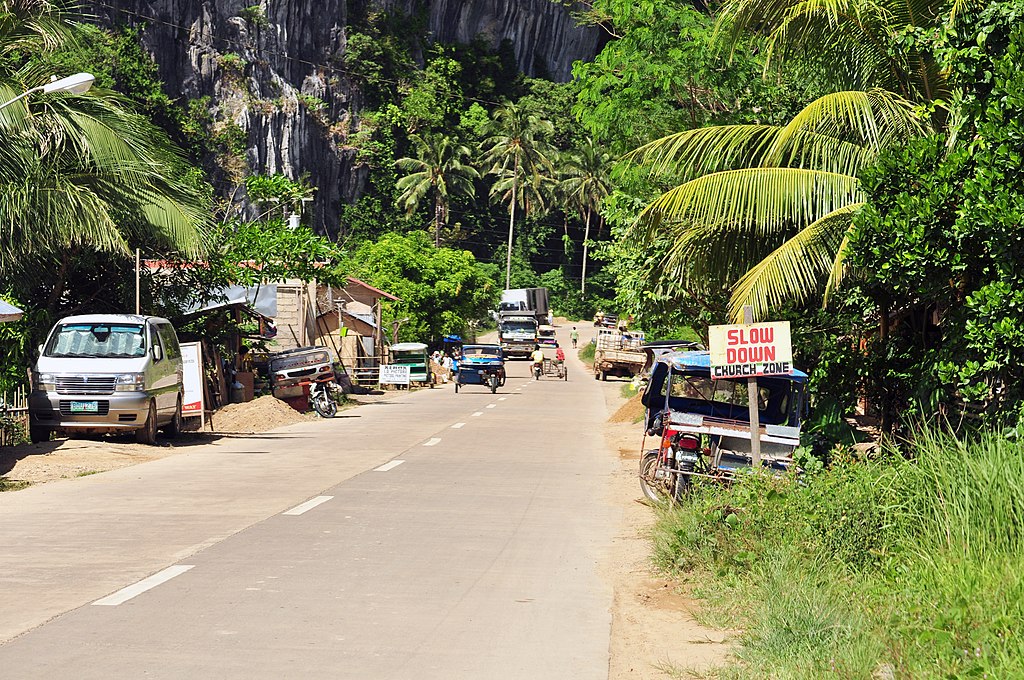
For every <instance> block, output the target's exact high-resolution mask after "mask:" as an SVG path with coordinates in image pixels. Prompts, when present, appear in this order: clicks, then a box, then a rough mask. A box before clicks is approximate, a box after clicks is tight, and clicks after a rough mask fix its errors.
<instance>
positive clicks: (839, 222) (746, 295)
mask: <svg viewBox="0 0 1024 680" xmlns="http://www.w3.org/2000/svg"><path fill="white" fill-rule="evenodd" d="M859 208H860V204H856V203H852V204H849V205H846V206H843V207H842V208H839V209H838V210H834V211H832V212H831V213H829V214H827V215H824V216H823V217H821V218H820V219H818V220H815V221H814V222H812V223H811V224H809V225H807V226H806V227H805V228H803V229H801V230H800V231H799V232H797V234H796V235H794V236H793V237H792V238H790V239H788V240H787V241H786V242H785V243H783V244H782V245H780V246H779V247H778V248H776V249H775V250H774V251H773V252H772V253H771V254H769V255H768V256H767V257H765V258H763V259H761V260H760V261H759V262H758V263H757V264H756V265H754V267H752V268H751V269H750V270H749V271H748V272H747V273H746V274H744V275H743V277H742V278H740V280H739V281H737V282H736V285H735V286H733V290H732V296H731V298H730V300H729V314H730V316H731V317H732V318H733V319H739V320H741V319H742V318H743V308H744V307H745V306H746V305H750V306H752V307H753V308H754V317H755V318H764V316H765V315H766V314H767V313H768V311H769V310H770V309H771V308H773V307H777V306H780V305H782V304H784V303H786V302H789V301H795V302H803V301H804V300H806V299H807V298H809V297H811V296H812V295H814V294H815V293H816V292H817V291H818V290H820V287H821V281H822V278H823V277H825V276H826V275H829V274H830V273H831V272H832V271H833V269H834V265H835V262H836V252H837V250H838V248H839V246H840V244H841V243H842V242H844V241H845V237H846V234H847V232H848V231H849V228H850V220H851V219H853V215H854V213H856V212H857V210H858V209H859Z"/></svg>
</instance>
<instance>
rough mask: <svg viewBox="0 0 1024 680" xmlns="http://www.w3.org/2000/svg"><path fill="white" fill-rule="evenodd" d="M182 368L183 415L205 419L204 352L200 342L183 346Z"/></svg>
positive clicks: (183, 344)
mask: <svg viewBox="0 0 1024 680" xmlns="http://www.w3.org/2000/svg"><path fill="white" fill-rule="evenodd" d="M181 366H182V378H181V381H182V383H183V385H184V389H185V395H184V397H183V398H182V402H181V415H183V416H186V417H188V416H199V417H200V418H202V417H203V350H202V345H201V344H200V343H198V342H185V343H182V345H181Z"/></svg>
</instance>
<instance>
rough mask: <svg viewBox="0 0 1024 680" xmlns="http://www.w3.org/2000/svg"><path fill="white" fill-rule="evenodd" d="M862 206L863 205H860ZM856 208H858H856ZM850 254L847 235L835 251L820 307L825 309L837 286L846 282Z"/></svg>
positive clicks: (837, 288)
mask: <svg viewBox="0 0 1024 680" xmlns="http://www.w3.org/2000/svg"><path fill="white" fill-rule="evenodd" d="M861 205H863V204H861ZM857 207H858V208H859V207H860V206H857ZM849 252H850V235H849V233H847V234H846V235H845V236H843V240H842V241H841V242H840V243H839V247H838V248H837V249H836V256H835V258H834V259H833V260H832V269H831V271H830V272H829V274H828V280H827V281H825V290H824V292H823V293H822V306H825V307H827V306H828V303H829V300H830V299H831V297H832V294H833V293H834V292H836V291H837V290H839V286H840V285H842V283H843V281H845V280H846V275H847V274H848V273H849V267H847V266H846V256H847V254H848V253H849Z"/></svg>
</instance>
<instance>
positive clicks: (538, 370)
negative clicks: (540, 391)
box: [533, 363, 543, 380]
mask: <svg viewBox="0 0 1024 680" xmlns="http://www.w3.org/2000/svg"><path fill="white" fill-rule="evenodd" d="M542 370H543V369H542V364H537V363H535V364H534V365H533V379H534V380H540V374H541V371H542Z"/></svg>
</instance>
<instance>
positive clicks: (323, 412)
mask: <svg viewBox="0 0 1024 680" xmlns="http://www.w3.org/2000/svg"><path fill="white" fill-rule="evenodd" d="M336 389H338V387H337V383H335V382H334V381H333V380H323V381H317V382H313V383H310V385H309V403H310V405H311V406H312V407H313V410H314V411H316V414H317V415H318V416H320V417H321V418H333V417H334V416H335V415H336V414H337V413H338V402H336V401H335V400H334V394H333V392H334V390H336Z"/></svg>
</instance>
